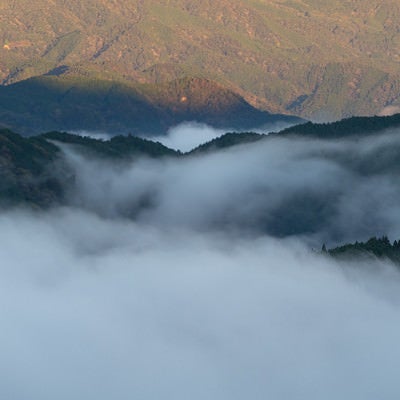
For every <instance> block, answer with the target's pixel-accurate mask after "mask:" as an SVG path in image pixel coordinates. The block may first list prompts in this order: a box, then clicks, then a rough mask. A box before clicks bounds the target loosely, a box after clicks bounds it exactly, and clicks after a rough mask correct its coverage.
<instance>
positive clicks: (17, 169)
mask: <svg viewBox="0 0 400 400" xmlns="http://www.w3.org/2000/svg"><path fill="white" fill-rule="evenodd" d="M399 128H400V115H395V116H392V117H363V118H360V117H353V118H350V119H346V120H343V121H339V122H335V123H330V124H313V123H306V124H303V125H298V126H295V127H292V128H287V129H284V130H282V131H281V132H277V133H272V134H269V135H262V134H257V133H252V132H247V133H233V132H230V133H227V134H225V135H223V136H221V137H219V138H216V139H214V140H212V141H210V142H208V143H205V144H203V145H201V146H199V147H198V148H196V149H194V150H193V151H191V152H189V153H184V154H182V153H181V152H179V151H175V150H171V149H169V148H168V147H165V146H164V145H162V144H161V143H158V142H153V141H151V140H146V139H142V138H138V137H135V136H131V135H129V136H121V135H120V136H115V137H113V138H112V139H110V140H107V141H102V140H98V139H93V138H90V137H81V136H77V135H72V134H69V133H66V132H57V131H53V132H48V133H45V134H41V135H37V136H32V137H23V136H21V135H19V134H17V133H14V132H12V131H10V130H7V129H3V130H0V206H3V207H4V206H15V205H20V204H25V205H28V206H34V207H39V208H47V207H50V206H52V205H57V204H58V205H60V204H67V203H66V202H67V200H66V198H65V193H66V191H67V189H68V187H69V186H70V185H73V184H74V175H73V172H72V171H71V169H70V167H69V165H68V163H66V162H65V160H64V159H63V155H62V152H61V151H60V148H59V145H58V144H60V143H62V144H64V145H67V146H73V148H74V149H75V150H77V151H79V152H80V154H82V155H83V156H85V157H97V158H103V159H104V158H106V159H108V160H112V161H116V162H121V161H125V160H129V161H131V160H132V159H135V158H137V157H142V156H145V157H151V158H160V157H173V158H178V159H181V158H182V157H201V156H204V155H205V153H208V152H217V151H223V150H225V149H228V148H230V147H232V146H238V145H244V144H249V143H253V142H255V141H260V140H264V141H272V140H275V139H279V138H286V139H293V138H299V137H300V138H314V139H315V138H316V139H319V140H324V139H327V140H330V139H346V138H347V139H349V138H351V139H357V138H359V137H361V136H362V135H371V136H375V137H376V136H378V135H379V134H382V133H384V132H387V131H389V132H390V131H394V130H396V129H399ZM324 157H325V159H326V160H327V161H331V162H334V163H337V164H338V165H341V166H343V167H346V168H348V169H350V170H351V171H353V172H354V174H356V175H357V176H360V177H367V176H374V175H376V176H378V175H379V174H385V173H391V174H393V173H394V174H398V173H399V172H400V149H399V147H398V145H393V144H392V143H391V142H390V141H389V142H387V143H382V144H381V145H380V146H377V147H376V148H373V149H372V148H371V149H370V151H369V152H368V157H355V155H354V153H353V152H351V151H349V153H348V154H347V153H345V154H340V153H337V152H335V151H332V152H327V153H326V154H324ZM310 196H311V197H312V196H314V195H310ZM315 196H316V199H317V200H318V193H316V194H315ZM314 200H315V199H314ZM312 204H313V202H312V201H311V200H310V202H309V205H310V207H308V208H307V209H308V210H309V211H310V212H311V213H314V210H313V208H312V207H311V205H312ZM315 204H316V207H317V208H318V204H319V203H318V202H316V203H315ZM287 209H290V210H291V211H293V213H294V214H296V212H295V210H300V209H304V207H303V203H302V198H301V197H299V198H295V199H294V202H293V203H292V204H291V205H290V207H289V206H288V208H287ZM287 209H285V210H286V211H285V212H287ZM317 211H318V212H319V211H320V210H316V213H317V214H318V212H317ZM317 214H316V215H317ZM297 217H298V215H296V218H297ZM282 221H283V222H282ZM279 223H280V224H282V223H283V225H282V226H283V228H282V229H283V231H285V232H287V231H288V229H289V228H290V225H291V224H292V223H293V220H290V218H289V219H288V221H286V222H285V221H284V219H283V218H281V219H280V220H279ZM311 223H314V221H311ZM285 224H286V225H285ZM300 225H301V224H300ZM303 228H304V229H306V228H307V226H306V224H303V225H302V226H301V229H303ZM280 229H281V228H280ZM275 233H276V232H275ZM278 233H279V234H280V231H279V232H278Z"/></svg>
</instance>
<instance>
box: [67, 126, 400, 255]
mask: <svg viewBox="0 0 400 400" xmlns="http://www.w3.org/2000/svg"><path fill="white" fill-rule="evenodd" d="M399 147H400V137H399V135H398V134H397V133H396V132H390V133H387V134H384V135H380V136H378V137H375V138H373V137H366V138H363V139H360V138H356V139H351V138H350V139H347V140H342V141H328V140H315V139H299V138H290V139H289V138H271V139H268V140H261V141H258V142H256V143H251V144H246V145H239V146H234V147H231V148H228V149H225V150H222V151H213V152H209V153H200V154H198V155H193V156H185V157H181V158H173V159H171V158H164V159H156V160H154V159H146V158H142V159H138V160H135V161H134V162H131V163H126V164H123V163H122V164H121V163H118V164H115V163H110V162H106V161H101V160H98V159H90V160H89V159H88V158H87V157H86V156H85V157H84V156H81V155H79V153H77V152H74V150H72V149H71V148H68V149H65V155H66V157H67V159H68V160H69V163H70V164H71V166H72V168H73V169H74V171H75V175H76V179H75V186H74V187H73V188H72V189H71V190H70V194H69V197H70V204H71V205H74V206H77V207H79V208H83V209H86V210H89V211H94V212H96V213H98V214H99V215H102V216H106V217H113V218H117V217H121V216H122V217H129V218H133V219H135V220H137V221H141V222H143V223H148V224H151V225H155V226H181V227H186V228H189V229H194V230H204V231H208V230H219V229H221V230H223V231H224V232H227V231H229V232H234V231H236V233H239V234H240V235H243V234H256V235H259V234H268V235H271V236H275V237H288V236H293V237H301V238H302V240H306V241H308V243H310V244H312V245H314V246H319V247H320V246H321V245H322V243H324V242H326V243H327V244H330V245H336V244H340V243H344V242H348V241H355V240H366V239H368V238H369V237H371V236H374V235H389V236H390V237H391V238H392V240H394V239H398V238H399V237H400V218H399V215H400V208H399V207H400V206H399V203H398V199H399V196H400V186H399V183H398V179H397V173H398V172H399V170H398V165H399V161H400V160H398V158H399V157H398V155H397V154H399V153H398V152H397V150H396V149H398V148H399Z"/></svg>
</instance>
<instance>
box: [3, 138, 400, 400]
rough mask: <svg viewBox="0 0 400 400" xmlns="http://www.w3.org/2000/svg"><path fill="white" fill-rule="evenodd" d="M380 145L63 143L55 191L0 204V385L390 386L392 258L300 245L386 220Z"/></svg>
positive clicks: (141, 390)
mask: <svg viewBox="0 0 400 400" xmlns="http://www.w3.org/2000/svg"><path fill="white" fill-rule="evenodd" d="M398 145H399V139H398V138H397V136H396V134H394V133H392V134H387V135H382V136H379V137H376V138H366V139H362V140H361V139H360V140H346V141H340V142H329V141H318V140H300V139H296V140H294V139H291V140H289V139H272V140H265V141H262V142H257V143H253V144H249V145H244V146H237V147H234V148H231V149H228V150H225V151H222V152H212V153H209V154H203V155H196V156H192V157H185V158H179V159H158V160H153V159H146V158H143V159H139V160H135V161H133V162H129V163H118V164H115V163H114V164H113V163H110V162H107V161H104V160H99V159H88V158H87V157H84V156H82V155H80V154H79V152H77V151H75V150H73V149H71V147H66V148H65V149H64V157H65V158H66V160H67V162H68V163H69V164H70V166H71V168H72V169H73V171H74V174H75V183H74V186H73V187H71V188H70V191H69V206H67V207H62V208H57V209H53V210H50V211H41V212H32V211H27V210H13V211H7V212H2V213H1V214H0V243H1V246H0V260H1V264H0V304H1V305H2V312H1V313H0V326H1V327H2V329H1V330H0V354H1V359H0V388H1V393H2V397H4V398H6V399H17V400H19V399H27V398H29V399H32V400H36V399H37V400H39V399H40V400H47V399H60V400H64V399H71V398H77V399H85V400H91V399H96V400H103V399H104V400H105V399H110V398H113V399H132V398H138V399H160V398H167V399H188V398H190V399H205V398H207V399H218V400H219V399H221V400H223V399H266V398H271V399H285V400H286V399H335V400H336V399H339V398H340V399H360V400H361V399H362V400H366V399H374V400H375V399H377V398H382V399H397V398H398V396H399V392H400V390H399V385H398V377H397V371H398V367H399V366H400V361H399V360H400V350H399V346H398V337H399V335H400V318H399V312H400V290H399V289H400V274H399V270H398V268H397V267H395V266H393V265H391V264H390V263H388V262H384V261H373V260H370V261H360V262H344V261H342V262H339V261H335V260H333V259H330V258H327V257H325V256H323V255H321V254H319V253H318V252H315V251H313V250H312V247H313V246H314V247H317V246H320V245H321V244H322V243H323V242H324V241H327V242H328V243H337V242H340V241H346V240H356V239H365V238H367V237H368V235H370V234H381V233H382V234H383V233H385V234H389V235H390V236H391V238H392V239H395V238H398V237H399V236H400V220H399V218H400V217H399V216H400V210H399V204H398V199H399V198H400V197H399V196H400V192H399V190H400V186H399V183H398V180H397V179H396V170H395V169H393V168H392V167H390V166H391V165H392V164H390V162H389V161H390V160H392V159H391V158H390V157H392V158H393V157H395V154H394V155H393V149H395V148H396V146H398ZM388 162H389V164H388ZM324 207H325V208H324ZM293 210H296V211H295V212H293ZM310 210H311V211H310ZM315 215H317V216H318V217H320V219H321V220H320V221H319V220H318V218H317V219H316V220H314V219H315V218H314V219H313V216H315ZM281 220H283V221H284V223H282V222H281ZM288 221H289V222H291V223H292V225H294V226H295V228H293V229H292V230H291V231H287V230H286V226H290V223H289V222H288ZM296 221H301V224H303V225H304V224H309V225H310V227H311V228H310V229H308V230H307V229H306V230H304V229H302V228H301V226H300V227H297V226H296ZM271 227H272V228H271ZM282 229H283V230H282Z"/></svg>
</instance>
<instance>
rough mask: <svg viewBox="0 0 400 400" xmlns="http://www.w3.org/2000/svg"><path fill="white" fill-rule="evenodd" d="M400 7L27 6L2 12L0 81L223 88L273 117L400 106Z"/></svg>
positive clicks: (152, 0) (186, 0)
mask: <svg viewBox="0 0 400 400" xmlns="http://www.w3.org/2000/svg"><path fill="white" fill-rule="evenodd" d="M399 20H400V5H399V3H398V2H396V1H394V0H384V1H378V0H373V1H370V2H368V3H366V2H364V1H360V0H357V1H351V2H342V1H337V0H333V1H330V2H326V1H323V0H303V1H300V0H285V1H284V0H269V1H256V0H231V1H228V0H221V1H219V2H212V1H204V2H198V1H193V0H148V1H146V2H144V1H140V0H128V1H122V0H115V1H113V2H109V1H106V0H83V1H78V0H71V1H69V2H64V1H62V0H52V1H50V0H37V1H36V2H34V3H32V2H30V1H28V0H18V1H13V2H6V3H4V4H2V5H0V38H1V39H0V55H1V57H0V79H1V81H2V82H3V84H10V83H13V82H17V81H20V80H24V79H26V78H29V77H33V76H39V75H44V74H48V73H53V74H62V75H65V74H70V73H73V74H76V73H78V74H80V76H82V77H85V78H91V77H96V76H97V77H99V76H100V77H101V78H102V79H116V80H123V81H126V82H136V83H148V84H161V83H166V82H170V81H174V80H176V79H180V78H184V77H186V78H187V77H200V78H207V79H209V80H212V81H216V82H218V83H220V84H221V85H223V86H224V87H226V88H228V89H230V90H232V91H234V92H235V93H237V94H239V95H241V96H242V97H244V98H245V99H246V100H247V101H248V102H249V103H250V104H252V105H253V106H255V107H257V108H260V109H263V110H268V111H269V112H272V113H282V114H287V113H291V114H294V115H298V116H301V117H303V118H307V119H310V118H311V119H314V120H318V119H320V120H329V119H330V120H331V119H340V118H343V117H348V116H352V115H375V114H378V113H380V112H387V110H389V109H391V108H388V107H392V108H394V109H395V110H398V109H399V108H398V107H399V106H400V97H399V93H400V86H399V85H400V84H399V81H400V79H399V77H400V72H399V63H400V30H399V28H398V21H399Z"/></svg>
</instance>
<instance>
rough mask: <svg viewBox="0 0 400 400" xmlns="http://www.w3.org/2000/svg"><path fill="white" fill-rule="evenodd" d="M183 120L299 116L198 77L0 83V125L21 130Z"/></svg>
mask: <svg viewBox="0 0 400 400" xmlns="http://www.w3.org/2000/svg"><path fill="white" fill-rule="evenodd" d="M183 121H198V122H202V123H206V124H209V125H212V126H214V127H217V128H230V129H238V130H240V129H251V128H256V127H260V126H262V125H266V124H276V123H280V124H283V125H291V124H295V123H299V122H302V120H300V119H299V118H297V117H290V116H286V115H279V114H270V113H268V112H265V111H260V110H257V109H255V108H254V107H252V106H251V105H250V104H248V103H247V102H246V101H245V100H243V98H241V97H240V96H239V95H237V94H236V93H234V92H232V91H230V90H227V89H225V88H223V87H222V86H221V85H219V84H216V83H215V82H211V81H209V80H205V79H198V78H191V79H189V78H182V79H179V80H175V81H172V82H169V83H165V84H159V85H152V84H140V85H138V84H136V85H133V84H126V83H125V84H124V83H121V82H116V81H109V80H100V79H83V78H82V77H79V76H74V77H72V76H67V77H61V78H59V77H54V76H42V77H38V78H31V79H28V80H25V81H22V82H18V83H15V84H12V85H9V86H0V127H1V126H3V127H6V128H9V129H12V130H15V131H18V132H21V133H23V134H24V135H32V134H38V133H40V132H43V131H47V130H60V129H61V130H95V131H96V130H97V131H99V130H100V131H107V132H109V133H114V134H119V133H127V132H130V133H133V134H136V135H157V134H164V133H166V131H167V130H168V128H170V127H171V126H174V125H177V124H179V123H181V122H183Z"/></svg>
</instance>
